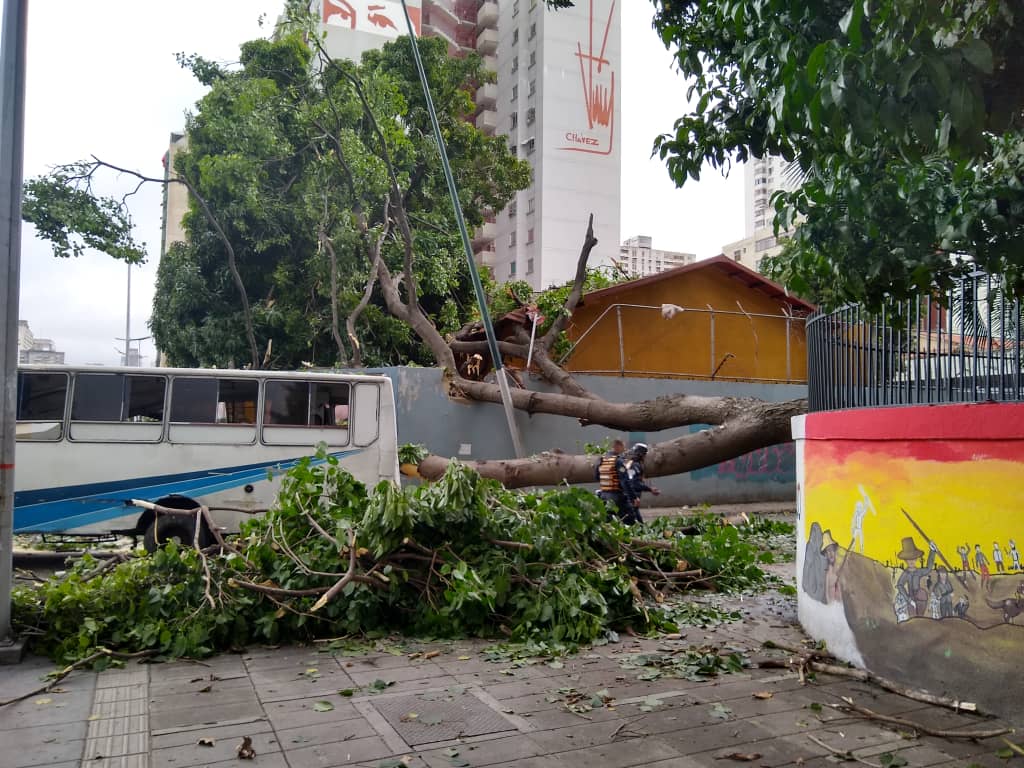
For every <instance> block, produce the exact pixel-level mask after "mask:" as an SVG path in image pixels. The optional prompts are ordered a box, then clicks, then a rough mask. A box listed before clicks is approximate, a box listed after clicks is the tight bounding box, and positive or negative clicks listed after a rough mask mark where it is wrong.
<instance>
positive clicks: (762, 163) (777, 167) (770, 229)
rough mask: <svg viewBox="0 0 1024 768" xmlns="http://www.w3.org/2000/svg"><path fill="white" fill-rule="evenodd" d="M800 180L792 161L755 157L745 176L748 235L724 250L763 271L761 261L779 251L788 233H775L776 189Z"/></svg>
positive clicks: (733, 257)
mask: <svg viewBox="0 0 1024 768" xmlns="http://www.w3.org/2000/svg"><path fill="white" fill-rule="evenodd" d="M796 181H797V180H796V178H795V177H794V175H793V171H791V170H790V164H789V163H787V162H786V161H785V160H783V159H782V158H781V157H773V156H766V157H762V158H751V159H750V160H749V161H748V162H747V164H746V167H745V178H744V182H745V189H744V223H745V225H746V227H745V236H744V238H743V239H742V240H737V241H736V242H733V243H727V244H726V245H723V246H722V253H723V254H725V255H726V256H728V257H729V258H731V259H732V260H733V261H736V262H739V263H740V264H743V266H745V267H749V268H750V269H753V270H756V271H760V266H761V260H762V259H764V258H765V257H766V256H774V255H775V254H777V253H778V252H779V251H780V250H781V249H782V245H781V240H782V239H784V238H785V236H786V233H780V234H779V235H778V236H776V234H775V227H774V221H775V209H774V208H772V207H771V199H772V195H773V194H774V193H775V192H776V190H780V189H784V190H788V189H792V188H793V185H794V184H795V183H796Z"/></svg>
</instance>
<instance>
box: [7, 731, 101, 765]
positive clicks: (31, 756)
mask: <svg viewBox="0 0 1024 768" xmlns="http://www.w3.org/2000/svg"><path fill="white" fill-rule="evenodd" d="M26 730H31V731H35V734H34V735H38V736H43V734H44V732H45V731H44V730H43V729H26ZM83 736H84V734H83ZM17 738H18V737H17V734H14V736H13V737H12V736H11V735H10V734H8V733H0V744H2V745H3V748H2V749H0V768H27V767H28V766H37V765H45V766H49V765H51V764H52V763H59V762H68V761H74V762H75V764H77V763H78V761H79V760H81V759H82V755H83V750H84V749H85V739H84V738H80V739H68V740H63V739H62V740H59V741H58V740H54V741H50V740H49V739H54V738H55V737H52V736H43V738H42V739H40V740H39V741H35V742H26V741H23V740H21V739H18V740H17V741H15V739H17Z"/></svg>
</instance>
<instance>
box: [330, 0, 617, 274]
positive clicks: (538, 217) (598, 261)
mask: <svg viewBox="0 0 1024 768" xmlns="http://www.w3.org/2000/svg"><path fill="white" fill-rule="evenodd" d="M368 2H371V0H351V1H350V0H313V2H311V4H310V7H311V9H312V10H313V11H314V12H315V13H316V14H317V17H318V18H319V19H321V24H322V27H321V29H322V31H323V33H324V48H325V50H326V51H327V52H328V54H329V55H331V56H334V57H338V58H349V59H358V58H359V56H361V55H362V53H363V51H365V50H367V49H368V48H371V47H379V46H381V45H383V44H384V43H385V42H387V41H388V40H390V39H393V38H394V37H397V36H398V35H399V34H400V33H402V32H404V31H405V27H406V25H405V17H404V15H403V14H402V10H401V5H400V4H399V3H397V2H389V0H380V1H379V2H378V0H372V2H371V4H369V5H368V4H367V3H368ZM409 15H410V17H411V18H412V21H413V26H414V28H417V30H418V33H420V34H422V35H424V36H433V37H440V38H442V39H444V40H445V41H446V42H447V43H448V52H449V54H450V55H452V56H461V55H465V54H466V53H468V52H470V51H476V52H477V53H478V54H480V56H481V57H482V59H483V62H484V66H485V67H487V68H488V69H490V70H491V71H492V72H495V73H497V82H496V83H486V84H483V85H481V86H480V87H479V88H478V89H477V92H476V103H477V111H476V114H475V116H474V117H473V120H474V122H475V124H476V126H477V127H478V128H480V129H481V130H483V131H485V132H486V133H489V134H492V135H502V136H505V137H507V140H508V143H509V148H510V149H511V150H512V151H513V152H514V153H515V154H516V155H518V156H519V157H520V158H523V159H525V160H527V161H528V162H529V163H530V165H531V166H532V168H533V184H532V185H531V186H530V187H529V188H528V189H526V190H523V191H522V192H519V193H518V194H517V195H516V198H515V199H514V200H513V201H512V202H511V203H510V204H509V206H508V207H507V208H506V209H505V210H504V211H501V212H495V213H494V214H493V215H491V216H490V217H488V219H487V221H486V222H485V224H484V225H483V226H482V227H480V229H478V230H477V231H476V232H475V233H474V234H473V238H472V240H473V247H474V250H475V252H476V256H477V260H478V262H479V263H481V264H483V265H485V266H487V267H489V268H490V269H491V271H492V273H493V274H494V277H495V278H496V279H497V280H498V281H500V282H505V281H508V280H524V281H526V282H528V283H529V284H530V285H531V286H532V287H533V288H534V289H543V288H547V287H549V286H551V285H555V284H560V283H564V282H567V281H569V280H571V279H572V277H573V275H574V274H575V271H576V259H577V257H578V256H579V252H580V247H581V245H582V242H583V236H584V233H585V230H586V216H587V214H588V213H591V212H592V213H593V214H594V234H595V235H596V237H597V239H598V241H599V243H601V244H600V245H598V247H597V249H595V251H594V253H592V254H591V259H590V261H591V265H592V266H595V267H598V266H602V265H604V266H610V265H611V264H612V263H613V262H614V261H615V258H616V253H615V246H614V243H618V242H620V240H619V209H620V186H621V182H620V176H621V173H620V151H619V143H620V142H621V132H622V131H621V113H622V110H621V101H622V45H621V38H622V34H621V27H620V18H621V4H616V3H615V2H614V0H592V2H590V3H589V4H586V3H577V4H576V5H575V6H574V7H572V8H566V9H562V10H559V11H558V12H557V13H555V12H550V11H548V10H547V7H546V5H545V3H544V2H543V1H542V0H503V1H502V2H501V3H497V2H494V0H483V2H481V0H423V2H422V3H420V2H417V0H412V2H410V3H409ZM616 127H618V130H616ZM605 244H608V245H605ZM609 246H610V247H609Z"/></svg>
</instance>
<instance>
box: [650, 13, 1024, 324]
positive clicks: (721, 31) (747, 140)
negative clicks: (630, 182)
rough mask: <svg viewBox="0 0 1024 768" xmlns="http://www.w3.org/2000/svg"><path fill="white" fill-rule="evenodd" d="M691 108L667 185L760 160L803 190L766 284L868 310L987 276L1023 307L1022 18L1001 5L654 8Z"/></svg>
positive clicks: (787, 210) (784, 218) (786, 198)
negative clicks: (790, 171) (773, 280)
mask: <svg viewBox="0 0 1024 768" xmlns="http://www.w3.org/2000/svg"><path fill="white" fill-rule="evenodd" d="M654 4H655V7H656V9H657V12H656V16H655V20H654V26H655V28H656V30H657V31H658V33H659V34H660V35H661V37H662V39H663V41H664V42H665V44H666V45H667V46H669V47H670V48H671V49H673V50H674V51H675V53H676V60H677V62H678V64H679V67H680V70H681V71H682V73H683V74H684V75H685V76H686V77H688V78H689V79H690V82H691V85H690V90H689V94H688V95H689V97H690V98H692V99H694V100H695V108H694V110H693V111H692V112H691V113H690V114H687V115H684V116H683V117H681V118H680V119H679V120H678V121H677V122H676V125H675V133H674V134H668V135H664V136H661V137H660V138H658V139H657V141H656V151H658V152H659V153H660V155H661V157H662V158H663V159H664V160H665V161H666V163H667V165H668V169H669V173H670V174H671V176H672V178H673V179H674V180H675V181H676V183H677V184H680V185H681V184H683V183H684V182H686V181H687V179H698V178H699V177H700V174H701V172H702V170H703V167H704V164H705V163H710V164H711V165H712V166H713V167H716V168H721V169H726V170H727V169H728V168H729V167H730V166H731V164H732V163H733V162H735V161H745V160H747V159H748V158H749V157H751V156H753V157H762V156H764V155H765V154H775V155H779V156H781V157H783V158H785V159H786V160H791V161H794V162H796V163H798V164H799V167H800V169H801V170H802V172H803V175H804V179H803V184H802V186H801V187H800V188H799V189H797V190H796V191H794V192H790V193H779V194H777V196H776V197H775V198H774V205H775V209H776V229H777V230H783V229H789V228H791V227H792V226H793V225H794V223H796V222H797V221H798V220H799V221H800V226H799V228H798V229H797V230H796V233H795V235H794V236H793V239H792V242H791V244H790V246H789V248H787V250H786V251H785V252H784V255H783V256H781V257H777V258H776V259H775V260H774V264H773V269H774V270H775V272H774V274H775V275H776V276H780V277H782V278H783V279H785V280H786V281H787V282H788V284H789V286H790V287H791V288H793V289H794V290H795V291H796V292H798V293H800V294H802V295H808V296H815V297H816V298H819V299H823V300H825V301H827V302H828V303H830V304H836V303H841V302H845V301H860V302H864V303H866V304H868V305H869V306H870V307H873V308H877V307H879V306H880V305H881V304H882V303H883V301H885V300H887V299H888V298H905V297H910V296H914V295H920V294H922V293H928V292H931V291H934V290H935V289H936V288H947V287H949V286H950V285H951V284H952V281H953V279H954V278H955V277H956V276H957V275H958V274H962V273H963V272H964V271H969V270H972V269H975V268H977V267H981V268H983V269H985V270H987V271H989V272H991V273H995V274H1000V275H1002V276H1003V277H1004V278H1005V282H1006V286H1007V289H1008V290H1009V291H1010V292H1012V293H1013V294H1015V295H1021V294H1022V293H1024V252H1022V251H1021V250H1020V248H1019V243H1020V241H1021V235H1022V234H1024V183H1022V182H1024V122H1022V121H1024V17H1022V13H1024V10H1022V9H1021V7H1020V4H1019V3H1011V2H1009V1H1008V0H968V1H967V2H964V1H963V0H936V2H929V3H916V2H903V0H655V3H654Z"/></svg>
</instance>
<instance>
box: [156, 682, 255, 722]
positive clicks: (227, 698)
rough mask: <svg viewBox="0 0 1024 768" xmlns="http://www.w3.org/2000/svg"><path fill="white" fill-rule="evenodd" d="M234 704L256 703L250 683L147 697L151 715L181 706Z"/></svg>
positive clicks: (224, 705) (195, 706)
mask: <svg viewBox="0 0 1024 768" xmlns="http://www.w3.org/2000/svg"><path fill="white" fill-rule="evenodd" d="M236 704H257V700H256V691H255V690H254V689H253V687H252V686H251V685H249V686H246V687H238V688H228V689H225V690H211V691H209V692H207V693H200V692H199V691H190V692H189V693H172V694H163V695H161V696H150V697H149V711H150V714H152V715H159V714H162V713H164V712H170V711H173V710H176V709H182V708H201V707H226V706H233V705H236Z"/></svg>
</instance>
